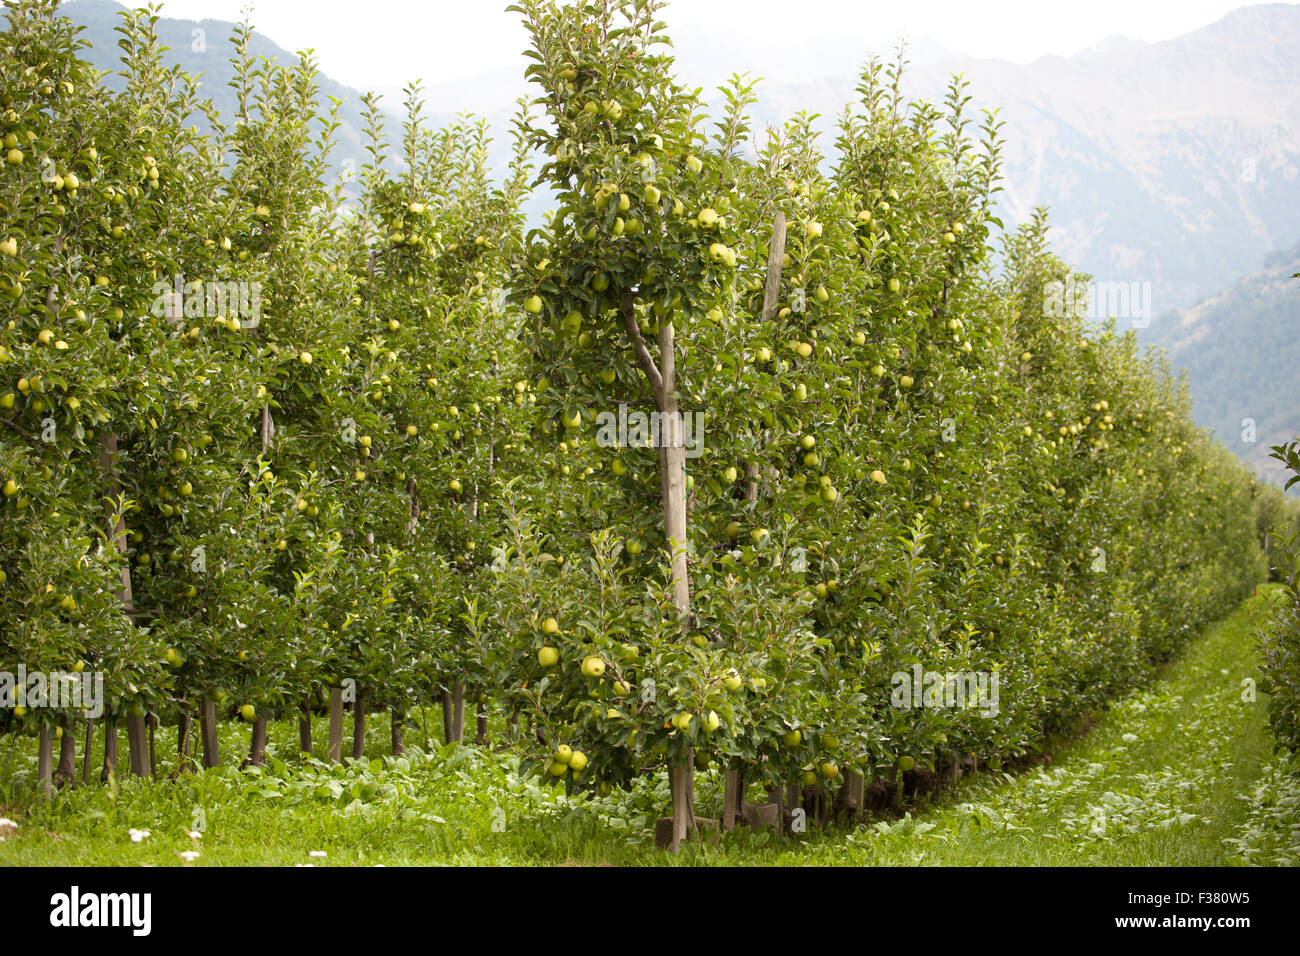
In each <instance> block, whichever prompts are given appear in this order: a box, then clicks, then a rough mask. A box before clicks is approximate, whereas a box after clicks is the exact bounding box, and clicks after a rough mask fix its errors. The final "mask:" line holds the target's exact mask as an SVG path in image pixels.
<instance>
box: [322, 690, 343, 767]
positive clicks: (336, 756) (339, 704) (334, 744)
mask: <svg viewBox="0 0 1300 956" xmlns="http://www.w3.org/2000/svg"><path fill="white" fill-rule="evenodd" d="M325 759H326V760H328V761H329V762H330V763H338V762H339V761H340V760H342V759H343V688H342V687H331V688H330V739H329V748H328V750H327V751H326V754H325Z"/></svg>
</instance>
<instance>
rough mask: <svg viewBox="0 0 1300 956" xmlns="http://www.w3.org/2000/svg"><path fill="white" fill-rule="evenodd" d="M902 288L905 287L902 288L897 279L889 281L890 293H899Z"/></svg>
mask: <svg viewBox="0 0 1300 956" xmlns="http://www.w3.org/2000/svg"><path fill="white" fill-rule="evenodd" d="M902 287H903V286H902V283H900V282H899V281H898V280H897V279H890V280H889V291H890V292H897V291H898V290H899V289H901V288H902Z"/></svg>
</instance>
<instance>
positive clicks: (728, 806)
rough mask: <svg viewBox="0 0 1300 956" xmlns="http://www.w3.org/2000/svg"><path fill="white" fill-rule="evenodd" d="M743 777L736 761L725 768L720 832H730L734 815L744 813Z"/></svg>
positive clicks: (734, 825)
mask: <svg viewBox="0 0 1300 956" xmlns="http://www.w3.org/2000/svg"><path fill="white" fill-rule="evenodd" d="M744 805H745V778H744V777H743V776H742V775H741V772H740V764H739V762H736V763H734V764H732V766H731V767H729V768H728V769H727V776H726V779H725V781H724V782H723V785H722V832H723V833H730V832H731V831H732V830H734V829H735V828H736V817H737V816H738V815H741V814H743V813H744Z"/></svg>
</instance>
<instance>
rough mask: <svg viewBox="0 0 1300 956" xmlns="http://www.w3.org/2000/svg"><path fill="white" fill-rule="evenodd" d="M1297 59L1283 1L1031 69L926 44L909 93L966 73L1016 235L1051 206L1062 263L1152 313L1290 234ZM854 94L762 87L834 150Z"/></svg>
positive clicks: (1297, 172) (844, 86) (1185, 301)
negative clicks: (1124, 292)
mask: <svg viewBox="0 0 1300 956" xmlns="http://www.w3.org/2000/svg"><path fill="white" fill-rule="evenodd" d="M1298 49H1300V6H1298V5H1287V4H1273V5H1266V6H1256V7H1247V8H1243V9H1241V10H1237V11H1234V12H1232V13H1230V14H1228V15H1227V16H1225V17H1224V18H1223V19H1222V20H1219V21H1218V22H1217V23H1214V24H1211V25H1210V26H1207V27H1205V28H1203V29H1201V30H1197V31H1195V32H1193V33H1189V34H1187V35H1185V36H1181V37H1177V38H1175V39H1172V40H1167V41H1164V42H1161V43H1145V42H1142V41H1137V40H1124V39H1114V40H1111V41H1109V42H1107V43H1104V44H1102V45H1100V46H1099V47H1097V48H1094V49H1091V50H1088V51H1085V52H1083V53H1079V54H1077V55H1075V56H1071V57H1060V56H1047V57H1042V58H1041V59H1039V60H1036V61H1035V62H1033V63H1030V64H1027V65H1020V64H1014V63H1008V62H1004V61H997V60H976V59H971V58H969V57H963V56H942V55H938V56H936V55H935V54H934V52H933V51H930V50H927V51H925V53H924V54H923V55H922V56H921V57H918V58H917V61H916V63H915V64H914V65H913V66H912V67H909V74H910V75H905V82H904V87H905V88H906V89H907V90H908V91H910V92H911V93H913V94H917V95H921V96H924V97H926V98H928V99H930V100H932V101H934V102H940V101H941V98H942V94H943V90H944V87H945V85H946V83H947V79H948V77H949V76H950V75H951V74H952V73H955V72H958V73H961V74H963V75H965V76H966V77H967V79H969V81H970V87H969V90H968V92H970V93H971V94H972V96H973V101H972V104H971V106H972V108H977V107H997V108H1000V110H1001V116H1002V118H1003V119H1004V120H1005V121H1006V127H1005V130H1004V135H1005V137H1006V141H1007V145H1006V149H1005V153H1004V155H1005V160H1006V163H1005V179H1006V182H1005V187H1006V190H1005V192H1004V194H1003V196H1002V201H1001V212H1002V214H1003V219H1004V220H1005V221H1006V222H1007V224H1008V226H1011V225H1015V224H1018V223H1020V222H1023V221H1025V220H1026V219H1027V218H1028V217H1029V215H1030V213H1031V212H1032V210H1033V208H1034V207H1035V206H1039V205H1045V206H1048V207H1049V208H1050V210H1051V222H1052V224H1053V229H1052V233H1051V241H1052V244H1053V247H1054V248H1055V249H1056V251H1058V252H1059V253H1060V255H1061V256H1062V258H1064V259H1065V260H1066V261H1067V262H1070V263H1072V264H1075V265H1077V266H1078V267H1079V268H1080V269H1082V270H1083V271H1085V272H1088V273H1091V274H1092V275H1093V276H1094V277H1095V278H1096V279H1097V280H1098V281H1102V282H1144V283H1145V282H1149V283H1151V285H1152V289H1153V298H1154V302H1155V312H1156V313H1157V314H1158V313H1160V312H1164V311H1166V310H1169V309H1178V308H1185V307H1187V306H1190V305H1192V304H1193V303H1195V302H1197V301H1199V300H1201V299H1202V298H1204V297H1206V296H1208V295H1211V294H1213V293H1215V292H1217V291H1218V290H1220V289H1223V288H1225V287H1227V286H1228V285H1230V284H1231V283H1232V282H1233V281H1235V280H1236V279H1237V278H1239V277H1240V276H1242V275H1244V274H1245V273H1247V272H1249V271H1251V270H1253V269H1255V268H1257V267H1258V264H1259V263H1260V261H1261V260H1262V259H1263V257H1264V256H1265V255H1266V254H1267V253H1269V252H1272V251H1275V250H1277V249H1280V248H1283V247H1284V246H1285V245H1286V244H1287V243H1289V242H1290V241H1291V240H1292V239H1293V238H1294V236H1295V234H1296V226H1295V224H1296V222H1297V221H1300V56H1297V55H1296V51H1297V50H1298ZM742 52H743V51H742ZM718 56H719V57H723V56H724V54H721V53H719V54H718ZM840 59H841V58H839V57H837V58H836V60H837V61H838V60H840ZM686 65H687V64H685V63H683V66H684V67H685V66H686ZM854 85H855V77H854V76H853V75H852V74H850V73H839V74H829V73H828V75H827V77H826V78H825V79H824V80H820V81H809V82H805V83H799V84H791V85H771V86H767V87H766V89H764V88H763V87H760V92H761V93H763V101H762V103H761V104H760V109H761V110H762V119H763V120H764V121H765V122H778V121H780V120H781V119H782V118H783V117H786V116H788V115H789V114H790V112H791V111H793V110H796V109H807V110H810V111H814V112H818V113H821V114H822V121H821V126H822V128H823V129H824V130H827V143H828V145H829V142H830V141H831V139H832V136H831V135H830V130H831V129H832V128H833V125H834V121H835V118H836V117H837V116H838V113H839V111H840V109H841V108H842V106H843V104H844V103H846V102H848V101H849V100H851V99H852V98H853V88H854ZM974 118H975V119H977V120H978V118H979V116H978V113H976V114H975V117H974ZM1140 334H1141V333H1140ZM1144 337H1145V336H1144Z"/></svg>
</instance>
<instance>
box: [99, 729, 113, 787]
mask: <svg viewBox="0 0 1300 956" xmlns="http://www.w3.org/2000/svg"><path fill="white" fill-rule="evenodd" d="M116 773H117V718H116V717H105V718H104V767H103V769H102V770H101V771H100V773H99V782H100V783H108V780H109V778H110V777H112V776H114V775H115V774H116Z"/></svg>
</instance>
